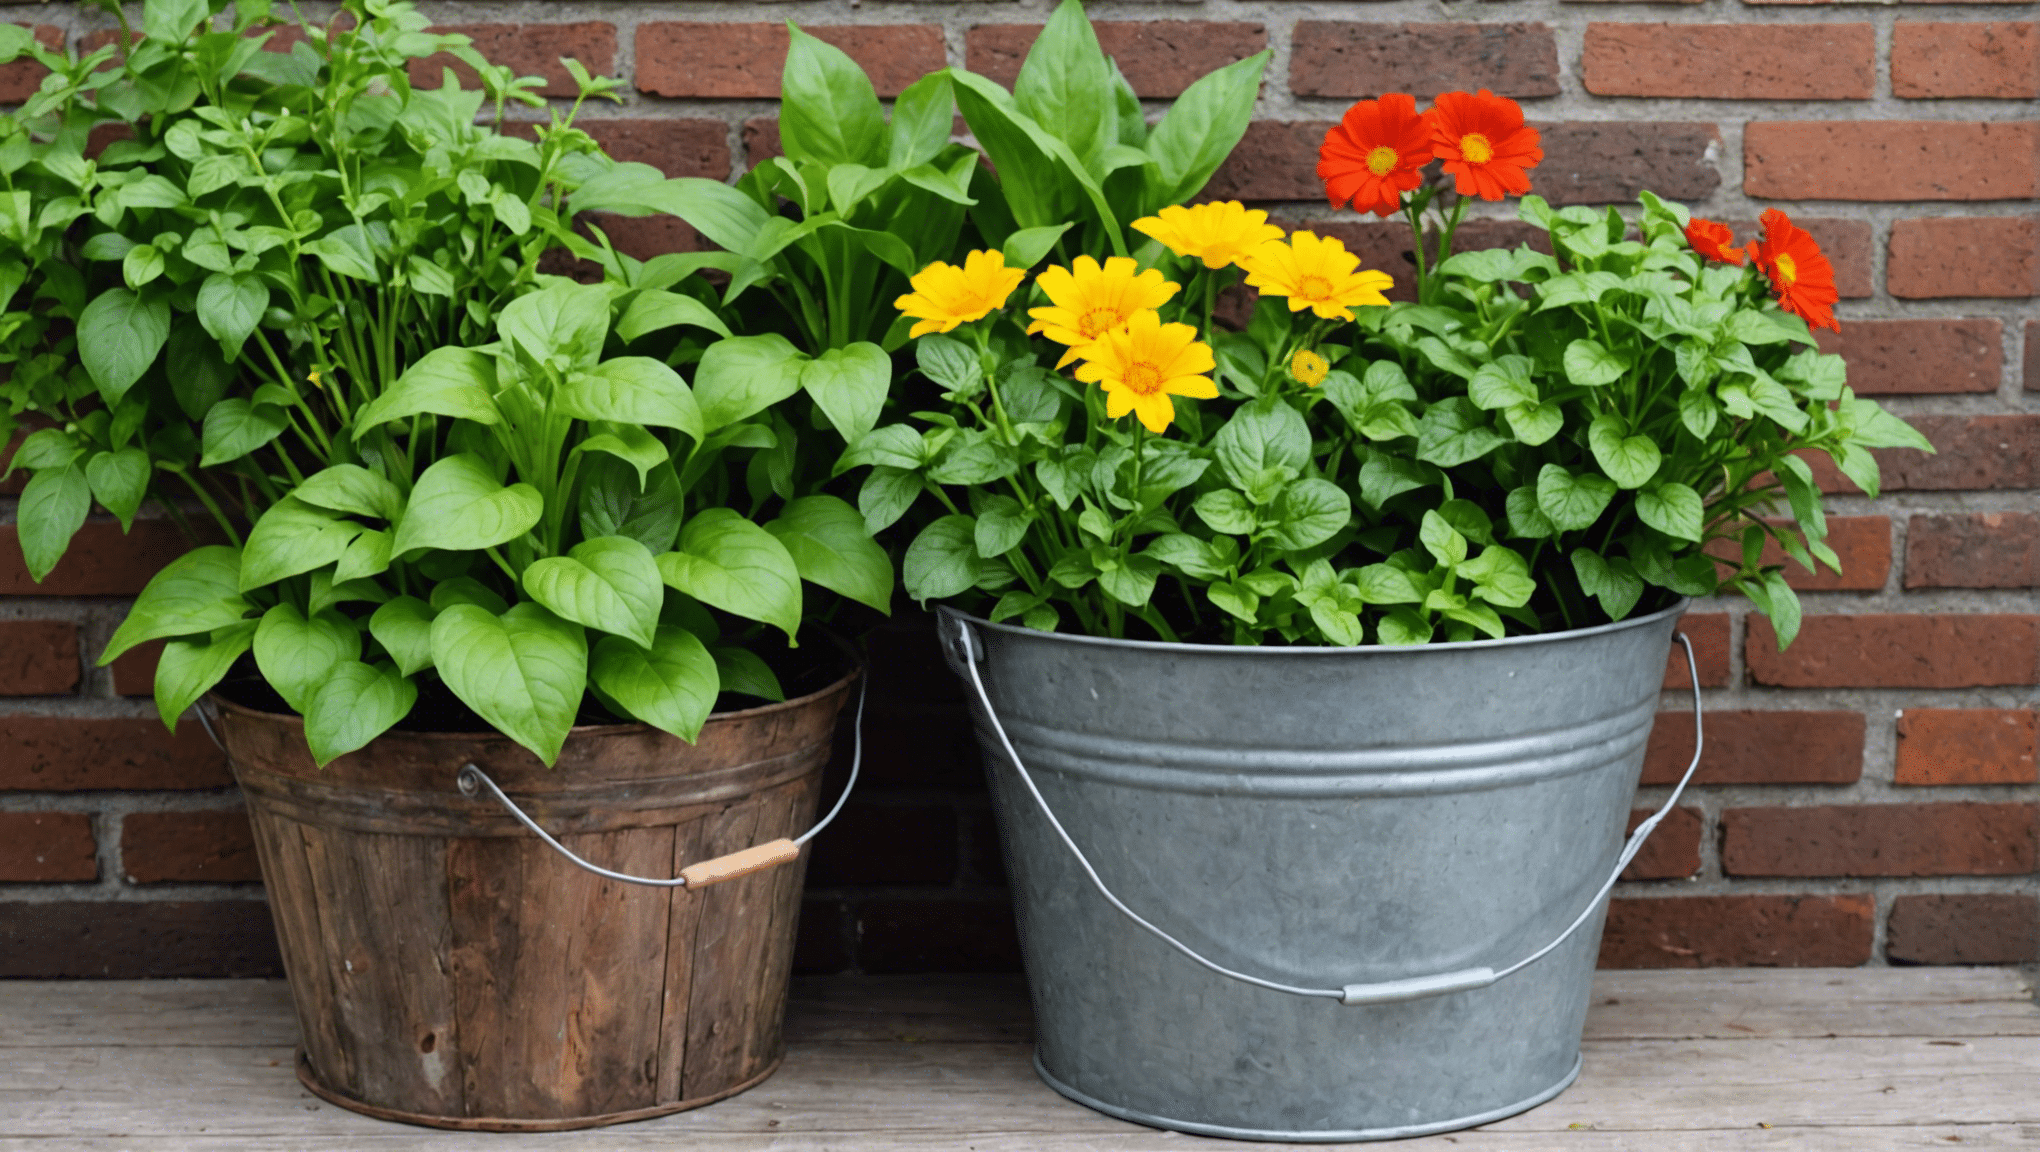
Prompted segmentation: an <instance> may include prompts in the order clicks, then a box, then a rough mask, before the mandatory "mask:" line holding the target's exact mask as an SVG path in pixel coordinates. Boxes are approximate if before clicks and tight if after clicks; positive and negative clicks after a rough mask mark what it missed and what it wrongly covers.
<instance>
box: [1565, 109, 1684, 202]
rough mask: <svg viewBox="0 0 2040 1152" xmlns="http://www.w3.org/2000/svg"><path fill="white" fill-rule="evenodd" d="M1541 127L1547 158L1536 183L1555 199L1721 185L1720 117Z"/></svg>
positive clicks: (1626, 197) (1680, 192)
mask: <svg viewBox="0 0 2040 1152" xmlns="http://www.w3.org/2000/svg"><path fill="white" fill-rule="evenodd" d="M1539 128H1540V130H1541V131H1542V132H1543V134H1544V163H1542V164H1540V165H1538V166H1537V168H1536V169H1535V170H1534V171H1532V172H1531V174H1530V184H1531V187H1532V189H1533V190H1534V191H1536V193H1537V194H1538V195H1540V196H1542V197H1544V198H1545V199H1546V200H1549V201H1550V202H1551V203H1553V204H1559V205H1565V204H1627V203H1631V202H1633V201H1635V199H1636V197H1637V194H1638V193H1639V192H1642V191H1643V190H1645V189H1649V190H1651V191H1652V192H1655V193H1657V194H1658V195H1660V196H1663V197H1664V198H1665V199H1667V200H1683V201H1688V202H1692V201H1700V200H1705V199H1707V198H1708V197H1709V196H1711V195H1713V194H1714V190H1715V189H1716V188H1718V187H1720V186H1721V173H1720V172H1719V171H1717V170H1716V169H1715V167H1714V157H1715V154H1716V153H1717V152H1719V150H1720V147H1721V130H1720V129H1719V128H1717V127H1715V126H1714V125H1713V124H1705V123H1682V122H1678V121H1626V122H1625V121H1603V120H1586V121H1577V122H1571V123H1565V124H1552V125H1539Z"/></svg>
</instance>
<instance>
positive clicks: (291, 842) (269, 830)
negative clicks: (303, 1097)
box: [248, 803, 359, 1092]
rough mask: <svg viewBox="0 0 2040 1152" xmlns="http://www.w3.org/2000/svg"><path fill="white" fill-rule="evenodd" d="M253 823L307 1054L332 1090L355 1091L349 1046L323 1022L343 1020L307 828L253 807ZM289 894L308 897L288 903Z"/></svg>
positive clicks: (278, 939) (251, 809)
mask: <svg viewBox="0 0 2040 1152" xmlns="http://www.w3.org/2000/svg"><path fill="white" fill-rule="evenodd" d="M248 818H249V824H250V826H251V827H252V828H253V830H254V834H255V852H256V856H257V857H258V858H259V859H260V861H261V864H262V877H263V880H264V882H265V883H266V885H267V887H268V889H269V893H270V895H269V911H270V915H272V916H274V917H275V918H276V936H277V943H278V945H279V946H280V947H281V949H282V952H283V966H284V971H285V972H287V973H289V975H290V992H291V998H292V1000H293V1001H294V1002H295V1003H296V1005H297V1010H298V1019H299V1021H300V1031H301V1032H302V1034H303V1043H304V1046H305V1055H306V1057H307V1058H308V1059H310V1060H311V1062H312V1066H313V1067H314V1068H316V1069H317V1070H318V1072H319V1075H320V1076H321V1077H323V1078H324V1079H325V1080H326V1082H327V1083H329V1084H331V1085H333V1087H335V1088H337V1089H340V1090H342V1091H346V1092H352V1091H354V1090H355V1089H357V1088H358V1087H359V1084H358V1079H359V1077H358V1075H357V1073H356V1071H355V1068H354V1062H353V1061H352V1060H351V1059H350V1058H349V1050H348V1047H347V1046H346V1045H345V1044H343V1043H341V1040H340V1036H339V1034H338V1032H337V1031H335V1030H334V1029H333V1028H332V1027H331V1026H330V1025H328V1026H326V1027H319V1026H318V1023H319V1022H321V1021H332V1020H334V1019H336V1018H337V1017H338V1011H337V1010H336V1008H335V1007H334V992H333V975H332V973H331V972H330V971H328V961H327V957H329V956H331V955H333V952H332V950H331V949H329V948H327V947H326V945H325V934H324V932H323V931H322V930H321V928H320V927H319V916H318V893H319V889H318V887H317V885H316V884H315V883H314V882H313V879H312V868H311V864H310V862H309V861H307V860H306V859H305V843H304V834H303V826H302V825H300V824H298V823H297V822H296V821H294V820H285V819H281V818H279V817H277V816H275V815H273V814H272V813H270V812H269V811H267V810H266V809H265V808H264V806H263V805H261V804H259V803H251V804H250V805H249V812H248ZM285 893H303V894H308V895H304V896H301V897H300V898H297V899H287V898H285V897H284V894H285Z"/></svg>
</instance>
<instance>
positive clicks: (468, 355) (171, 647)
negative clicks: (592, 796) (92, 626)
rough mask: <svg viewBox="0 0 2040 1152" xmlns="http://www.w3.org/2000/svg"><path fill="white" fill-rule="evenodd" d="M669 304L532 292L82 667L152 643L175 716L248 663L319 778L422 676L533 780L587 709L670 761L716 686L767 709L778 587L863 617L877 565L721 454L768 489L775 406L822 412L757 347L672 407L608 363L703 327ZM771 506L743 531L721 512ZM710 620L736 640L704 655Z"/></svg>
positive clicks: (864, 548)
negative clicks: (662, 741)
mask: <svg viewBox="0 0 2040 1152" xmlns="http://www.w3.org/2000/svg"><path fill="white" fill-rule="evenodd" d="M669 295H670V294H667V293H664V292H663V291H662V290H644V289H629V288H625V287H623V286H620V285H578V284H574V283H571V282H568V281H561V280H554V281H552V282H550V283H548V284H547V285H546V286H545V287H543V288H541V289H540V290H538V291H534V292H530V293H526V294H524V295H522V296H519V297H518V298H516V299H515V300H513V301H511V302H510V303H509V304H507V305H505V306H504V307H503V309H502V310H501V313H500V314H499V316H498V317H497V321H496V335H497V339H496V340H495V341H493V342H492V343H489V344H485V345H479V346H477V347H473V348H467V347H461V346H458V345H448V346H445V347H441V348H438V349H435V350H433V351H431V352H429V353H427V354H425V355H424V356H422V357H420V358H419V360H418V361H417V362H416V363H415V364H413V365H412V366H411V367H410V368H409V369H408V370H406V371H405V372H404V374H403V375H402V376H401V377H400V378H399V379H398V380H397V381H396V383H395V385H394V386H393V387H391V388H390V389H389V390H387V391H385V392H383V393H382V394H381V395H379V396H377V397H376V398H375V399H374V400H372V401H371V402H369V403H368V404H366V405H364V406H363V407H362V408H361V409H360V410H359V411H358V412H356V413H355V414H354V419H353V420H352V422H351V424H350V425H349V426H348V427H347V428H346V429H344V430H343V434H344V435H346V436H347V437H348V438H349V440H350V441H351V442H352V443H353V444H354V445H355V447H356V448H357V449H358V450H359V452H360V455H359V457H358V461H357V462H347V463H339V464H334V465H330V466H328V467H326V468H324V469H321V470H319V471H317V472H314V473H312V474H311V475H309V476H306V477H305V478H304V479H303V480H302V481H301V482H299V483H297V484H294V485H292V486H291V487H290V489H289V490H288V491H287V492H285V493H284V494H283V495H282V496H281V497H279V499H277V500H276V502H275V503H273V504H272V505H271V506H270V507H269V509H268V510H267V511H266V512H264V513H263V514H262V516H261V518H260V519H259V520H257V521H256V522H255V525H254V528H253V530H252V531H250V532H249V534H248V537H247V540H246V542H245V544H243V545H242V546H240V547H232V546H227V545H215V546H211V547H206V548H200V549H198V550H197V551H194V552H192V553H189V554H187V555H186V556H184V557H183V558H181V559H179V560H177V561H175V562H173V563H172V564H171V565H170V566H169V567H168V568H166V569H165V570H164V571H163V572H162V573H161V574H160V575H158V576H157V577H156V578H155V579H154V580H153V581H151V582H150V584H149V586H148V588H147V589H145V590H144V591H143V593H142V595H141V597H140V598H139V599H138V600H137V601H136V602H135V607H134V609H133V611H132V612H131V613H129V615H128V618H127V620H126V621H125V622H124V623H123V624H122V625H121V627H120V629H119V631H118V632H116V633H115V634H114V637H113V639H112V641H111V642H110V643H109V644H108V645H107V649H106V653H105V656H104V657H102V659H103V660H111V659H113V658H115V657H117V656H118V655H119V654H120V653H122V652H124V651H126V650H127V649H129V648H131V647H133V646H134V645H136V644H139V643H142V642H145V641H148V640H156V639H168V640H169V643H168V644H166V645H165V648H164V652H163V657H162V660H161V662H160V665H159V671H158V674H157V683H156V697H157V704H158V707H159V708H160V710H161V712H162V714H163V717H164V719H165V721H166V722H172V723H174V721H175V718H176V717H177V716H178V715H179V714H180V713H181V712H183V710H184V709H185V708H187V707H189V706H190V705H191V704H192V702H193V701H195V700H196V699H197V698H198V697H199V696H200V695H202V694H203V693H205V692H206V691H208V690H210V689H211V688H212V687H213V686H214V685H215V684H216V683H218V682H219V680H220V679H221V677H222V676H224V675H225V674H226V672H227V670H228V668H229V667H230V666H231V665H232V664H233V662H234V661H235V660H236V659H238V658H239V657H240V656H241V655H242V654H243V653H247V652H251V651H252V653H253V656H254V661H255V665H256V667H257V668H258V669H259V670H260V671H261V674H262V676H263V678H264V679H266V680H267V681H268V683H269V684H270V685H271V686H272V687H273V688H275V690H276V691H277V693H278V694H279V695H281V696H282V697H283V699H284V702H285V703H287V704H288V705H289V706H290V707H291V708H292V709H293V710H295V711H298V712H301V713H303V714H304V717H305V735H306V739H307V740H308V742H309V743H310V745H311V748H312V751H313V754H314V755H315V757H316V758H317V759H318V760H319V762H320V763H325V762H326V761H329V760H331V759H332V758H333V757H335V756H338V755H341V754H343V753H346V752H349V751H352V750H353V749H355V748H359V747H361V746H362V745H363V744H365V743H367V742H368V741H369V740H371V739H373V738H375V737H376V736H377V735H380V734H381V733H382V732H383V731H385V730H387V729H388V728H389V727H390V726H391V725H393V724H395V723H396V722H397V721H399V720H401V719H402V718H403V717H404V716H405V715H406V714H407V713H408V712H409V711H410V710H411V708H412V706H413V704H414V703H415V702H416V700H417V697H418V681H419V679H420V678H421V677H425V676H427V675H428V674H429V675H430V676H431V677H434V678H436V679H437V680H438V681H439V682H440V683H442V684H444V685H445V687H446V689H448V690H450V691H451V693H452V694H453V695H454V696H455V697H457V698H458V699H459V700H460V701H461V702H462V703H464V704H466V705H467V706H468V707H469V708H471V709H472V710H473V711H474V712H475V713H476V714H477V715H478V716H480V717H481V718H482V719H483V720H485V721H487V722H488V724H489V725H490V726H492V727H494V728H496V729H497V730H499V731H501V732H503V733H504V734H506V735H508V736H510V737H512V738H513V739H515V740H517V741H518V742H519V743H520V744H523V745H524V746H525V747H527V748H530V749H531V750H532V751H533V752H535V753H537V754H538V755H539V756H540V757H541V758H543V759H544V760H546V761H547V762H548V763H550V762H551V761H552V760H553V759H554V758H555V757H556V756H558V754H559V750H560V746H561V743H562V742H563V741H564V740H565V739H566V736H567V732H568V729H570V728H571V727H572V726H573V725H574V724H575V723H576V720H577V717H580V716H582V715H584V714H586V713H587V706H586V705H585V704H584V699H583V697H584V694H591V695H592V696H593V698H594V700H595V701H596V702H598V703H599V705H600V706H602V707H604V708H606V709H607V710H608V712H609V713H610V714H612V715H614V716H616V717H620V718H634V719H637V720H642V721H644V722H645V723H647V724H651V725H653V726H655V727H658V728H662V729H665V730H666V731H669V732H672V733H674V734H676V735H679V736H681V737H683V738H686V739H690V740H691V739H693V738H694V736H695V734H696V733H697V732H698V731H699V730H700V728H701V725H702V723H703V722H704V720H706V718H707V716H708V713H709V711H710V709H711V708H712V707H713V706H714V704H715V702H716V699H717V696H718V695H719V694H720V693H722V692H724V691H734V692H742V693H747V694H750V695H755V696H762V697H766V698H768V699H777V698H779V696H780V689H779V687H778V684H777V682H776V680H775V678H774V676H773V674H772V673H771V671H770V669H769V668H768V667H767V666H766V665H765V664H764V662H763V661H762V660H760V659H759V657H758V656H757V655H756V654H755V652H754V651H753V648H754V647H755V644H754V643H750V642H748V641H751V640H753V639H754V638H755V634H756V632H757V629H758V628H759V627H770V628H772V629H776V630H778V631H781V632H783V633H784V634H785V636H786V638H787V640H788V641H792V640H793V639H794V637H795V634H796V633H797V631H798V630H799V628H800V624H801V620H802V615H803V610H802V581H803V579H805V580H808V581H812V582H813V583H815V584H817V585H819V586H821V587H823V588H826V589H829V590H831V591H833V592H835V593H837V594H840V595H842V596H845V597H848V598H850V599H852V600H857V601H861V602H863V603H866V604H868V605H870V606H871V607H873V608H875V609H878V610H880V611H884V610H886V609H887V607H888V606H889V604H890V600H891V592H892V581H893V574H892V564H891V562H890V561H889V560H888V559H887V557H886V555H885V553H884V552H883V550H881V549H880V548H879V547H878V546H877V545H876V544H875V543H873V542H872V540H871V538H870V535H869V534H868V533H867V532H866V531H865V528H864V522H863V518H862V517H861V516H860V515H859V514H858V513H857V511H856V510H855V509H854V508H852V507H851V506H850V505H849V504H847V503H845V502H844V501H842V500H841V499H839V498H837V497H834V496H831V495H827V494H824V493H805V494H798V495H796V494H794V493H792V492H790V491H778V490H776V489H774V488H773V486H772V482H771V480H770V478H769V476H768V478H767V479H766V481H765V484H764V485H763V486H762V488H761V489H760V490H758V491H756V492H754V493H749V494H747V493H746V487H747V485H746V482H745V480H744V479H742V474H743V473H744V472H747V471H750V469H749V467H748V465H747V466H746V467H744V468H738V467H735V466H734V464H733V461H734V459H735V457H736V456H744V457H747V458H748V460H749V461H750V462H751V463H755V462H757V461H759V460H765V461H767V463H766V464H765V466H764V468H763V471H765V472H767V473H770V472H771V470H772V467H773V465H772V464H771V463H770V461H771V460H772V459H773V453H774V452H776V451H779V450H780V449H781V447H782V445H781V442H780V441H779V440H778V438H777V434H776V432H775V426H776V425H783V424H784V417H783V416H780V415H779V414H778V413H777V412H774V411H773V408H774V406H775V405H778V404H780V403H781V402H782V401H784V400H786V399H787V398H788V397H790V396H791V395H793V393H794V392H795V391H796V390H797V389H799V388H801V387H803V386H805V387H806V388H807V390H808V392H809V394H810V395H812V396H815V397H816V400H817V404H818V406H819V405H822V400H821V397H823V396H830V397H832V399H833V393H831V392H830V391H829V387H830V385H829V384H828V383H824V382H822V381H819V380H808V381H806V383H805V385H803V383H802V381H801V380H800V376H801V373H800V372H799V371H798V369H797V368H796V369H794V370H792V371H785V370H782V371H777V372H774V371H767V370H761V369H760V368H759V367H758V362H757V360H756V358H755V357H754V356H753V355H752V354H751V350H752V349H754V348H755V346H756V344H755V342H756V341H759V340H765V341H770V340H775V339H777V338H776V337H763V338H760V337H727V336H726V338H725V339H722V340H719V341H717V342H715V343H714V344H712V345H710V346H709V349H708V352H707V354H706V355H704V356H703V357H702V359H701V362H700V364H699V366H698V367H697V369H696V371H695V376H694V380H693V383H692V385H691V386H690V384H689V383H688V382H687V381H685V380H683V379H682V378H681V376H680V374H679V373H678V372H676V371H675V370H674V369H673V368H671V367H670V366H668V365H667V364H666V363H664V362H663V361H661V360H660V359H657V358H654V357H650V356H642V355H630V354H628V352H627V351H626V350H624V349H621V348H619V347H616V345H620V344H622V342H623V339H622V337H623V336H624V335H626V334H627V335H628V336H629V337H630V338H631V339H632V340H639V341H641V340H645V339H647V338H650V337H654V336H655V335H656V334H658V333H661V332H662V331H664V330H665V329H667V328H670V327H673V326H675V325H677V324H680V323H686V324H689V325H693V326H696V327H699V328H705V329H708V330H710V331H713V332H716V333H718V334H726V331H727V330H726V329H724V328H723V327H722V322H721V321H720V320H719V319H717V318H716V317H715V316H714V315H712V314H709V313H707V312H706V311H705V310H704V311H701V312H697V313H694V314H693V315H692V316H691V317H690V318H689V319H686V320H684V321H683V320H679V319H676V318H675V316H674V311H675V310H674V309H672V308H671V301H670V300H669V299H668V296H669ZM612 324H613V325H614V331H612ZM824 410H826V408H825V407H824ZM768 500H770V501H772V502H773V503H774V504H775V506H776V507H777V514H776V515H774V516H772V517H771V518H770V519H764V520H762V522H761V518H760V517H758V516H757V515H756V513H755V511H754V512H753V514H752V515H748V516H747V515H746V514H745V513H743V512H741V511H739V510H738V507H740V506H743V505H745V504H748V505H749V506H750V507H751V508H752V509H754V510H755V509H757V508H758V507H760V506H761V505H763V504H765V503H766V502H767V501H768ZM733 505H735V506H733ZM709 609H714V610H717V612H719V613H721V614H722V617H721V619H723V620H727V619H729V618H735V619H736V620H738V621H742V622H748V623H750V625H751V627H750V629H749V632H750V635H748V636H739V637H736V638H735V639H736V640H737V641H738V642H737V643H735V644H732V643H729V642H728V641H729V639H730V638H729V637H726V636H725V635H724V631H725V628H724V625H723V624H722V623H719V620H718V617H717V616H716V615H715V614H713V613H711V612H710V611H709ZM591 631H592V632H593V633H595V636H594V637H593V638H592V639H591V637H590V635H589V633H590V632H591ZM598 715H599V713H598Z"/></svg>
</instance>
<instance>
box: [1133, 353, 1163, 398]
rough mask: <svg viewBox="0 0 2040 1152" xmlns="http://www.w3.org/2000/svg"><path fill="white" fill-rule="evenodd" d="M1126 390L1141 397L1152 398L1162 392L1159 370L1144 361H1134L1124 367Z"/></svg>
mask: <svg viewBox="0 0 2040 1152" xmlns="http://www.w3.org/2000/svg"><path fill="white" fill-rule="evenodd" d="M1126 389H1127V391H1129V392H1134V393H1137V394H1139V395H1142V396H1152V395H1154V394H1155V393H1157V392H1159V391H1161V390H1162V373H1161V370H1160V369H1158V368H1156V367H1155V366H1154V365H1152V364H1149V363H1147V362H1146V361H1140V360H1136V361H1134V362H1133V363H1131V364H1128V365H1127V366H1126Z"/></svg>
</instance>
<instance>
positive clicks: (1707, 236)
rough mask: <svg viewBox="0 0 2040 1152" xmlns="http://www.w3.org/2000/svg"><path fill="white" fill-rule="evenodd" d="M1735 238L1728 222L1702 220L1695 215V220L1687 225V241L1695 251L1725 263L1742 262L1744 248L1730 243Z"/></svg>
mask: <svg viewBox="0 0 2040 1152" xmlns="http://www.w3.org/2000/svg"><path fill="white" fill-rule="evenodd" d="M1733 239H1735V233H1733V232H1730V231H1729V230H1728V225H1726V224H1717V223H1715V222H1714V221H1712V220H1702V219H1701V218H1699V217H1698V216H1695V217H1693V222H1692V223H1690V224H1688V225H1686V243H1688V244H1691V245H1692V246H1693V251H1695V252H1698V253H1699V254H1700V255H1702V256H1705V257H1707V258H1708V259H1709V260H1719V261H1721V262H1722V263H1723V264H1740V263H1742V262H1743V250H1742V249H1740V248H1737V247H1735V246H1733V245H1731V244H1730V243H1729V241H1731V240H1733Z"/></svg>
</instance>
